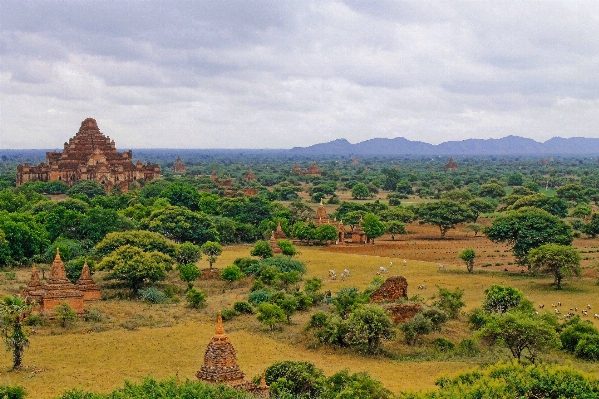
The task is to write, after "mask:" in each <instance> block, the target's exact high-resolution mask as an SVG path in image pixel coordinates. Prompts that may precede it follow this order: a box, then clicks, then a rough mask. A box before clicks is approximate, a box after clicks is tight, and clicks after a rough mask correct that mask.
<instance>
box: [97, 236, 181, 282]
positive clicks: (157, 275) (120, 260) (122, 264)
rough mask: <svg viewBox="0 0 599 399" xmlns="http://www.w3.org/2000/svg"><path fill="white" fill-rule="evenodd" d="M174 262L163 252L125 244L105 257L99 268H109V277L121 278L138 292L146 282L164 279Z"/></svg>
mask: <svg viewBox="0 0 599 399" xmlns="http://www.w3.org/2000/svg"><path fill="white" fill-rule="evenodd" d="M172 264H173V261H172V258H171V257H170V256H168V255H166V254H163V253H162V252H157V251H154V252H144V251H143V250H141V249H139V248H137V247H133V246H131V245H125V246H122V247H119V248H117V249H116V250H115V251H114V252H112V253H111V254H110V255H108V256H106V257H104V259H102V261H101V262H100V263H99V264H98V266H97V268H98V269H99V270H108V271H109V274H108V275H107V276H106V277H107V278H108V279H116V280H121V281H122V282H123V283H125V284H126V285H127V286H128V287H129V288H131V290H132V291H133V292H137V291H138V290H139V289H140V288H141V287H143V286H144V284H147V283H154V282H156V281H161V280H164V279H165V278H166V276H167V271H169V270H171V268H172Z"/></svg>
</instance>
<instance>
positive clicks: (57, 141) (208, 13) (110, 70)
mask: <svg viewBox="0 0 599 399" xmlns="http://www.w3.org/2000/svg"><path fill="white" fill-rule="evenodd" d="M0 23H1V25H0V95H1V100H0V101H1V103H0V113H1V116H0V148H3V149H6V148H57V147H58V148H60V147H62V143H63V142H65V141H67V140H68V139H69V138H70V137H72V136H73V135H74V134H75V133H76V132H77V131H78V129H79V126H80V123H81V121H83V119H85V118H87V117H93V118H95V119H96V120H97V122H98V125H99V127H100V130H102V132H103V133H104V134H106V135H108V136H110V137H111V138H112V139H114V140H115V141H116V144H117V148H119V149H126V148H140V147H144V148H150V147H159V148H290V147H293V146H307V145H311V144H315V143H321V142H326V141H330V140H334V139H337V138H346V139H348V140H349V141H350V142H352V143H356V142H359V141H363V140H367V139H370V138H374V137H387V138H393V137H398V136H403V137H406V138H408V139H410V140H421V141H426V142H429V143H435V144H436V143H440V142H443V141H448V140H461V139H466V138H473V137H476V138H491V137H493V138H498V137H504V136H507V135H510V134H514V135H520V136H524V137H530V138H533V139H536V140H538V141H545V140H547V139H549V138H551V137H554V136H561V137H573V136H584V137H599V109H598V108H599V107H598V105H599V2H598V1H586V2H584V1H577V2H576V1H561V2H547V1H476V2H474V1H471V2H456V1H442V2H441V1H440V2H434V1H422V0H418V1H404V2H400V1H373V0H363V1H338V2H334V1H307V0H301V1H297V2H294V1H282V0H281V1H278V0H273V1H251V0H239V1H226V0H215V1H193V2H192V1H189V2H176V1H155V2H154V1H123V0H118V1H41V0H40V1H28V2H24V1H22V0H18V1H14V2H13V1H5V0H0Z"/></svg>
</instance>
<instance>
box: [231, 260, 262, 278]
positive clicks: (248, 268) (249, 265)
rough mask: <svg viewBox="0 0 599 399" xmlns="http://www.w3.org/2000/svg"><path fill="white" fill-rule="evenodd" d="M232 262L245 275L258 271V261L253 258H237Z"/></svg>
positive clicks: (254, 273)
mask: <svg viewBox="0 0 599 399" xmlns="http://www.w3.org/2000/svg"><path fill="white" fill-rule="evenodd" d="M233 264H234V265H236V266H237V267H239V269H240V270H241V271H242V272H243V274H245V275H246V276H250V275H256V274H258V272H259V271H260V261H259V260H257V259H254V258H237V259H235V261H234V262H233Z"/></svg>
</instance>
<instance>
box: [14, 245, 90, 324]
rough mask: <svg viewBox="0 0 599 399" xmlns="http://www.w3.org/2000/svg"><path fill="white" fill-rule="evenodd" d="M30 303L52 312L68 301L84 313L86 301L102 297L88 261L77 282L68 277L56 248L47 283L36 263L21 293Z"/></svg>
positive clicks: (36, 308) (45, 311)
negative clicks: (92, 276)
mask: <svg viewBox="0 0 599 399" xmlns="http://www.w3.org/2000/svg"><path fill="white" fill-rule="evenodd" d="M21 295H22V296H23V298H25V299H26V300H27V302H29V303H35V310H38V311H40V312H42V313H52V311H53V310H54V308H55V307H56V306H58V305H60V304H61V303H62V302H66V303H68V304H69V305H70V306H71V307H72V308H73V310H75V312H77V313H83V312H84V309H83V306H84V303H85V302H88V301H95V300H98V299H101V297H100V289H99V288H98V286H97V285H96V284H95V283H94V280H92V278H91V274H90V270H89V266H88V265H87V262H85V263H84V265H83V270H82V271H81V277H79V280H78V281H77V284H73V283H71V281H70V280H69V279H68V278H67V272H66V269H65V267H64V263H63V262H62V259H61V258H60V252H59V250H58V248H56V257H55V258H54V262H53V263H52V269H51V271H50V278H49V279H48V280H46V282H45V283H43V284H42V283H41V282H40V276H39V273H38V271H37V268H36V267H35V265H34V266H33V270H32V272H31V280H30V281H29V284H28V285H27V287H25V288H24V289H23V291H22V293H21Z"/></svg>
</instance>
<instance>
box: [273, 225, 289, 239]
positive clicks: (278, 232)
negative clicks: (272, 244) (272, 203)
mask: <svg viewBox="0 0 599 399" xmlns="http://www.w3.org/2000/svg"><path fill="white" fill-rule="evenodd" d="M274 234H275V238H276V239H277V240H285V239H287V235H285V232H284V231H283V228H282V227H281V221H280V220H279V222H278V223H277V229H276V230H275V233H274Z"/></svg>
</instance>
